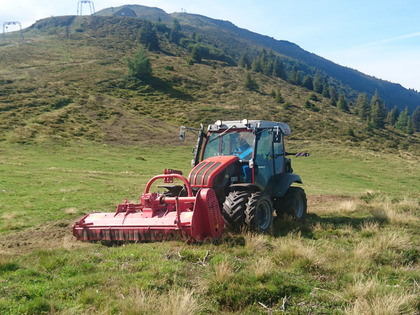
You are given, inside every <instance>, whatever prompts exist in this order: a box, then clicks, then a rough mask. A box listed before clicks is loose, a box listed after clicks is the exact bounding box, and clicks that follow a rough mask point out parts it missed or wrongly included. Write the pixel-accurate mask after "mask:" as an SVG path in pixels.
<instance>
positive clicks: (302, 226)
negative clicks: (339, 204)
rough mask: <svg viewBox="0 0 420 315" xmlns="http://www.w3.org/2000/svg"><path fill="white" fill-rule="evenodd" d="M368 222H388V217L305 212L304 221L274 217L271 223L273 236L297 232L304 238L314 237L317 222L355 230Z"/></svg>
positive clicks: (334, 227) (337, 228)
mask: <svg viewBox="0 0 420 315" xmlns="http://www.w3.org/2000/svg"><path fill="white" fill-rule="evenodd" d="M369 222H377V223H379V224H381V225H382V224H386V223H388V219H387V218H386V217H385V216H383V217H377V216H372V217H359V218H356V217H348V216H336V217H320V216H318V215H317V214H313V213H311V214H307V216H306V219H305V221H304V222H298V221H294V220H292V219H290V218H284V219H281V218H276V219H275V220H274V223H273V236H274V237H283V236H286V235H288V234H290V233H299V234H300V235H301V236H302V237H305V238H315V236H314V234H313V228H314V226H315V225H317V224H318V223H319V224H321V225H324V226H330V227H331V229H333V230H339V229H341V228H344V227H351V228H353V229H355V230H361V227H362V226H363V225H364V224H366V223H369Z"/></svg>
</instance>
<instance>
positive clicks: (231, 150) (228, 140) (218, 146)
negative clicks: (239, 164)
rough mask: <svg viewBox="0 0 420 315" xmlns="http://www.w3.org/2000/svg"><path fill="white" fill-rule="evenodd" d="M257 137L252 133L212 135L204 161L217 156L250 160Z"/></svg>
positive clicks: (205, 150) (238, 132) (234, 132)
mask: <svg viewBox="0 0 420 315" xmlns="http://www.w3.org/2000/svg"><path fill="white" fill-rule="evenodd" d="M254 139H255V135H254V134H253V133H252V132H250V131H232V132H227V133H226V134H223V133H214V132H212V133H210V136H209V138H208V140H207V144H206V147H205V148H204V152H203V160H204V159H207V158H209V157H211V156H215V155H235V156H238V157H239V159H240V160H250V159H251V158H252V151H253V147H254Z"/></svg>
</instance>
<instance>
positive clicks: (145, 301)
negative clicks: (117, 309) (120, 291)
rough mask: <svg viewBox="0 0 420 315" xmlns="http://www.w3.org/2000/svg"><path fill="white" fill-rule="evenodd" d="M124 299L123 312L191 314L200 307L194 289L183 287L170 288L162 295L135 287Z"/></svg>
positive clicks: (169, 314)
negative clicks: (133, 291) (177, 288)
mask: <svg viewBox="0 0 420 315" xmlns="http://www.w3.org/2000/svg"><path fill="white" fill-rule="evenodd" d="M126 301H127V302H126V303H125V304H124V305H123V309H122V311H123V313H124V314H167V315H193V314H197V313H198V312H199V311H200V309H201V306H200V303H199V302H198V299H197V298H196V297H195V296H194V290H189V289H185V288H182V289H179V290H175V289H172V290H170V291H169V292H167V293H164V294H162V295H159V293H158V292H155V291H151V292H150V291H149V292H145V291H143V290H139V289H138V288H137V289H136V291H135V293H134V294H133V295H132V296H130V297H129V298H127V299H126Z"/></svg>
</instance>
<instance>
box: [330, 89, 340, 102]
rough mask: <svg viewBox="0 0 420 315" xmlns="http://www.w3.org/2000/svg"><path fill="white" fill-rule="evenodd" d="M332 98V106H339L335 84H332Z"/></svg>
mask: <svg viewBox="0 0 420 315" xmlns="http://www.w3.org/2000/svg"><path fill="white" fill-rule="evenodd" d="M330 99H331V105H332V106H337V100H338V96H337V92H336V90H335V87H334V86H332V85H331V86H330Z"/></svg>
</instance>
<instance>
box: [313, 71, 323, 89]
mask: <svg viewBox="0 0 420 315" xmlns="http://www.w3.org/2000/svg"><path fill="white" fill-rule="evenodd" d="M323 82H324V79H323V78H322V76H321V74H320V73H319V72H318V71H317V72H316V73H315V76H314V83H313V84H314V89H313V90H314V92H317V93H320V94H321V93H322V90H323V89H324V83H323Z"/></svg>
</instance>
